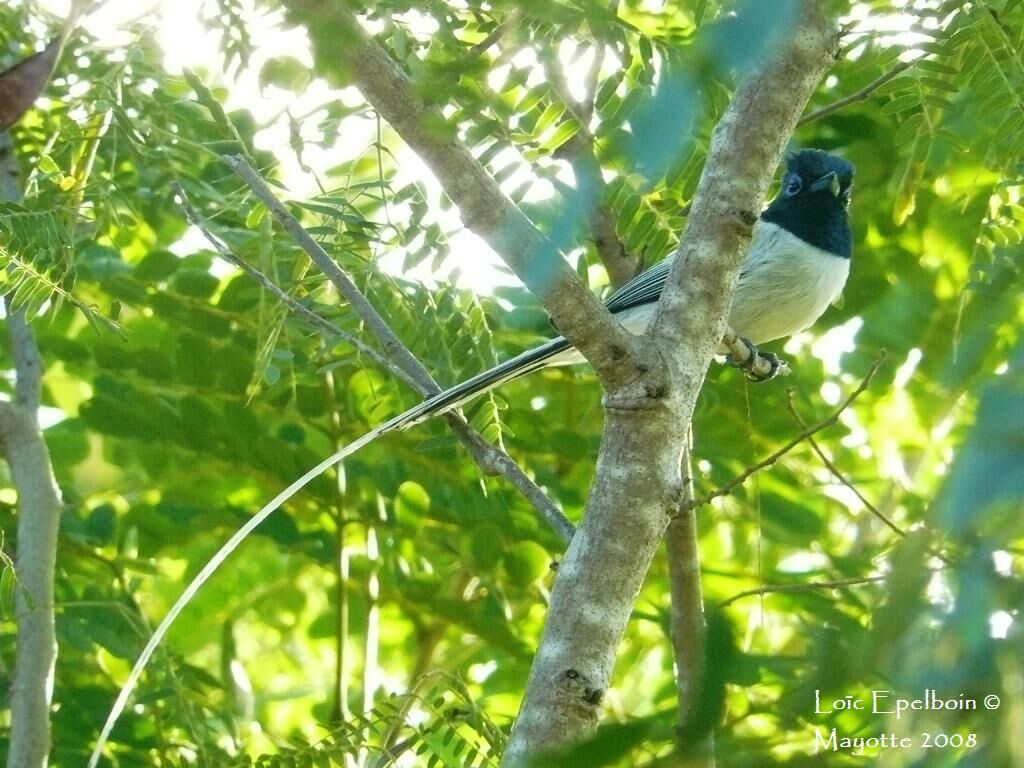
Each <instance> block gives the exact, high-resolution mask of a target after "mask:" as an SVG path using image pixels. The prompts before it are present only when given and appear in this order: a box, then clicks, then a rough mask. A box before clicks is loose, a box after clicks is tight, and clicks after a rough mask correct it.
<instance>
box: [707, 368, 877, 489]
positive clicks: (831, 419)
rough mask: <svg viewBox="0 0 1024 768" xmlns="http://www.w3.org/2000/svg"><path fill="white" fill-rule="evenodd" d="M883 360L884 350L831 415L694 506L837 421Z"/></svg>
mask: <svg viewBox="0 0 1024 768" xmlns="http://www.w3.org/2000/svg"><path fill="white" fill-rule="evenodd" d="M884 361H885V352H884V351H883V352H882V354H880V355H879V356H878V359H877V360H875V362H874V363H873V364H872V365H871V368H870V370H868V372H867V375H866V376H865V377H864V380H863V381H861V383H860V384H858V385H857V388H856V389H854V390H853V392H851V393H850V394H849V396H848V397H847V398H846V399H845V400H844V401H843V402H842V403H841V404H840V406H839V408H837V409H836V411H835V412H834V413H833V414H832V415H831V416H829V417H827V418H825V419H822V420H821V421H819V422H818V423H817V424H815V425H813V426H811V427H808V428H807V429H805V430H804V431H803V432H801V433H800V434H799V435H797V436H796V437H794V438H793V439H792V440H790V441H789V442H788V443H786V444H785V445H784V446H782V447H781V448H779V449H778V450H777V451H775V452H774V453H772V454H771V455H769V456H768V457H767V458H765V459H763V460H761V461H759V462H758V463H757V464H754V465H752V466H750V467H747V468H746V469H745V470H744V471H743V472H741V473H740V474H739V475H737V476H736V477H734V478H733V479H732V480H730V481H729V482H728V483H726V484H725V485H723V486H722V487H721V488H718V489H717V490H714V491H712V492H711V493H709V494H708V495H707V496H704V497H703V498H701V499H698V500H697V501H695V502H694V505H695V506H702V505H704V504H708V503H710V502H711V501H713V500H714V499H717V498H718V497H719V496H725V495H727V494H729V493H731V492H732V491H733V489H734V488H736V487H738V486H740V485H742V484H743V483H744V482H745V481H746V480H747V478H749V477H750V476H751V475H753V474H754V473H755V472H759V471H761V470H762V469H764V468H765V467H770V466H771V465H772V464H774V463H775V462H777V461H778V460H779V459H781V458H782V457H783V456H785V455H786V454H787V453H789V452H790V451H791V450H793V449H794V448H796V446H798V445H800V443H802V442H803V441H804V440H806V439H807V438H808V437H810V436H811V435H814V434H817V433H818V432H820V431H821V430H823V429H825V428H826V427H830V426H832V425H833V424H835V423H836V422H837V421H839V417H840V416H841V415H842V413H843V411H845V410H846V409H847V408H849V407H850V406H851V405H852V404H853V402H854V401H855V400H856V399H857V398H858V397H860V396H861V394H863V392H864V390H866V389H867V388H868V384H870V383H871V379H872V378H874V375H875V374H876V373H877V372H878V369H879V368H880V367H881V365H882V363H883V362H884Z"/></svg>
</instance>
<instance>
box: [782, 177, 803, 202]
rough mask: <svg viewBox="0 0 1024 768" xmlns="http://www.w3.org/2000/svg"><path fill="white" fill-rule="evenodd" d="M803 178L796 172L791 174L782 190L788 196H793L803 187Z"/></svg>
mask: <svg viewBox="0 0 1024 768" xmlns="http://www.w3.org/2000/svg"><path fill="white" fill-rule="evenodd" d="M803 186H804V182H803V180H802V179H801V178H800V177H799V176H798V175H797V174H795V173H792V174H790V175H789V178H787V179H786V185H785V186H784V187H783V189H782V192H783V194H784V195H785V196H786V197H793V196H794V195H796V194H797V193H799V192H800V190H801V189H802V188H803Z"/></svg>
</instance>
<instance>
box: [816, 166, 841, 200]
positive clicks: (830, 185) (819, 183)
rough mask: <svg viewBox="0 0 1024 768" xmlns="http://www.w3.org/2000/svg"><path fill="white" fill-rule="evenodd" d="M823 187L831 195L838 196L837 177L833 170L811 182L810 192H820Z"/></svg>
mask: <svg viewBox="0 0 1024 768" xmlns="http://www.w3.org/2000/svg"><path fill="white" fill-rule="evenodd" d="M824 189H827V190H828V191H829V192H831V193H832V197H839V177H838V176H836V172H835V171H829V172H828V173H826V174H825V175H824V176H822V177H821V178H820V179H815V180H814V183H813V184H811V192H820V191H822V190H824Z"/></svg>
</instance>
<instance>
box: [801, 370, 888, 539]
mask: <svg viewBox="0 0 1024 768" xmlns="http://www.w3.org/2000/svg"><path fill="white" fill-rule="evenodd" d="M793 394H794V393H793V390H790V391H789V393H788V396H787V401H788V402H787V407H788V408H789V412H790V413H791V414H793V418H794V419H795V420H796V423H797V425H798V426H799V427H800V428H801V429H807V424H806V422H804V420H803V418H801V416H800V413H799V412H798V411H797V409H796V404H795V403H794V402H793ZM807 443H808V444H809V445H810V446H811V450H813V451H814V452H815V453H816V454H818V458H819V459H821V463H822V464H824V465H825V467H826V468H827V469H828V471H829V472H831V473H832V476H833V477H835V479H836V480H838V481H839V482H840V483H842V484H843V485H845V486H846V487H847V488H849V489H850V490H851V491H852V492H853V495H854V496H856V497H857V498H858V499H860V503H861V504H863V505H864V507H865V508H866V509H867V510H868V511H869V512H870V513H871V514H873V515H874V516H875V517H877V518H878V519H879V520H881V521H882V522H883V523H884V524H885V525H886V526H888V527H889V528H890V529H891V530H892V531H893V532H894V533H896V534H897V535H899V536H901V537H903V538H906V536H907V532H906V531H904V530H903V529H902V528H900V527H899V526H898V525H896V523H894V522H893V521H892V520H890V519H889V518H888V517H887V516H886V515H885V514H884V513H883V512H882V511H881V510H880V509H878V508H877V507H876V506H875V505H874V504H872V503H871V502H870V501H868V500H867V499H866V498H864V494H862V493H861V492H860V491H859V490H857V487H856V486H855V485H854V484H853V483H851V482H850V481H849V480H848V479H847V478H846V476H845V475H843V473H842V472H840V471H839V467H837V466H836V465H835V463H834V462H833V461H832V460H831V459H830V458H829V457H828V456H826V455H825V452H824V451H823V450H822V449H821V446H819V445H818V441H817V440H815V439H814V436H813V435H808V436H807Z"/></svg>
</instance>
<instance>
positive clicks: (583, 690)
mask: <svg viewBox="0 0 1024 768" xmlns="http://www.w3.org/2000/svg"><path fill="white" fill-rule="evenodd" d="M789 34H790V37H789V38H788V40H789V42H788V43H787V45H786V46H784V47H783V48H781V49H780V50H779V51H777V52H776V53H775V54H774V55H773V56H772V58H771V59H770V60H769V61H768V62H767V63H766V64H765V66H763V67H762V68H761V69H760V70H759V71H756V72H755V73H753V74H752V75H750V76H748V77H747V78H745V80H744V82H743V83H742V85H741V86H740V88H739V89H738V91H737V93H736V96H735V97H734V99H733V102H732V104H731V105H730V107H729V109H728V110H727V112H726V114H725V115H724V116H723V118H722V120H721V122H720V123H719V125H718V127H717V129H716V130H715V134H714V137H713V139H712V147H711V152H710V154H709V156H708V161H707V165H706V166H705V169H704V174H703V176H702V178H701V182H700V185H699V187H698V191H697V196H696V199H695V201H694V205H693V209H692V211H691V214H690V221H689V226H688V228H687V230H686V234H685V236H684V238H683V240H682V242H681V243H680V247H679V252H678V256H677V259H676V263H675V266H674V267H673V272H672V275H671V276H670V278H669V283H668V285H667V286H666V289H665V293H664V294H663V296H662V300H661V303H660V306H659V312H658V317H657V318H656V320H655V322H654V325H653V328H652V331H651V335H650V338H649V341H651V342H653V345H654V347H655V348H656V349H657V350H658V351H659V352H660V353H661V357H662V359H663V360H664V361H665V364H666V365H665V367H666V368H667V371H666V377H665V380H666V384H667V388H666V390H665V391H663V392H661V391H651V390H650V389H648V390H647V391H645V392H641V393H639V397H638V396H637V395H638V393H637V392H636V388H631V389H630V390H626V389H623V390H622V391H615V390H609V393H608V396H607V398H606V423H605V430H604V439H603V442H602V446H601V454H600V457H599V460H598V466H597V476H596V478H595V481H594V486H593V489H592V491H591V494H590V498H589V500H588V504H587V508H586V512H585V515H584V519H583V524H582V525H581V526H580V528H579V529H578V531H577V533H576V536H575V537H574V538H573V541H572V544H571V546H570V547H569V550H568V552H567V553H566V557H565V560H564V561H563V562H562V564H561V565H560V566H559V569H558V577H557V579H556V581H555V585H554V588H553V589H552V593H551V605H550V609H549V611H548V618H547V623H546V625H545V629H544V636H543V639H542V641H541V645H540V648H539V650H538V651H537V656H536V657H535V659H534V663H533V668H532V670H531V673H530V680H529V683H528V686H527V691H526V697H525V699H524V702H523V706H522V710H521V711H520V715H519V719H518V720H517V721H516V724H515V727H514V728H513V731H512V738H511V740H510V742H509V746H508V749H507V751H506V754H505V756H504V760H503V762H502V765H504V766H514V765H518V764H522V763H523V762H524V761H525V760H526V759H527V758H528V757H529V756H530V755H532V754H536V753H538V752H542V751H545V750H550V749H553V748H556V747H560V746H563V745H566V744H568V743H572V742H574V741H578V740H580V739H583V738H585V737H586V736H588V735H589V734H590V733H591V732H592V731H593V730H594V728H595V727H596V725H597V720H598V715H599V712H600V706H599V704H600V700H601V696H602V694H603V692H604V691H605V690H606V689H607V688H608V685H609V682H610V678H611V673H612V667H613V665H614V662H615V655H616V651H617V649H618V646H619V641H620V639H621V637H622V634H623V632H624V631H625V628H626V623H627V622H628V620H629V616H630V612H631V610H632V607H633V602H634V600H635V598H636V596H637V594H638V592H639V590H640V586H641V584H642V582H643V579H644V576H645V575H646V573H647V568H648V566H649V564H650V562H651V559H652V557H653V555H654V551H655V548H656V547H657V545H658V542H659V541H660V540H661V535H662V533H663V532H664V530H665V527H666V525H667V523H668V520H669V516H670V514H672V513H673V512H674V511H675V510H676V509H677V504H678V501H679V496H680V493H681V477H680V473H679V461H680V455H681V451H682V447H683V444H684V440H685V436H686V434H687V432H688V430H689V428H690V420H691V417H692V414H693V408H694V404H695V403H696V399H697V395H698V393H699V392H700V388H701V385H702V383H703V379H704V374H705V371H706V370H707V367H708V365H709V364H710V362H711V358H712V356H713V354H714V351H715V348H716V347H717V345H718V343H719V341H720V340H721V338H722V335H723V332H724V330H725V318H726V316H727V314H728V310H729V305H730V304H731V301H732V293H733V290H734V289H735V284H736V279H737V277H738V273H739V267H740V264H741V263H742V258H743V254H744V252H745V250H746V247H747V245H748V243H749V238H750V234H751V230H752V227H753V224H754V222H755V221H756V219H757V215H758V213H759V212H760V210H761V209H762V207H763V205H764V199H765V196H766V193H767V189H768V186H769V184H770V181H771V177H772V174H773V172H774V170H775V167H776V165H777V163H778V160H779V157H780V155H781V153H782V150H783V148H784V146H785V144H786V141H787V140H788V138H789V136H790V135H791V134H792V131H793V128H794V127H795V125H796V121H797V118H798V117H799V115H800V113H801V111H802V110H803V108H804V105H805V104H806V103H807V100H808V99H809V98H810V95H811V93H812V92H813V90H814V88H815V87H816V86H817V84H818V82H819V80H820V79H821V77H822V76H823V75H824V73H825V71H826V70H827V68H828V66H829V65H830V64H831V62H832V61H833V57H834V53H835V50H836V46H837V42H838V39H837V35H836V31H835V28H834V25H833V24H832V23H831V22H830V21H829V20H827V19H826V18H824V16H823V15H822V14H821V12H820V10H819V8H818V4H817V3H816V2H813V0H808V2H806V3H805V4H804V6H803V9H802V13H801V15H800V17H799V19H798V21H797V23H796V24H794V26H793V28H792V30H791V32H790V33H789ZM638 373H640V374H642V373H643V371H638ZM638 378H640V379H641V380H644V377H643V376H640V377H638Z"/></svg>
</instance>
